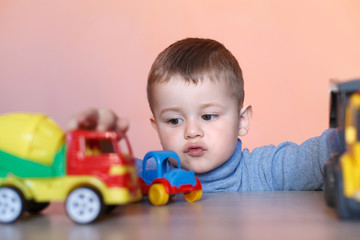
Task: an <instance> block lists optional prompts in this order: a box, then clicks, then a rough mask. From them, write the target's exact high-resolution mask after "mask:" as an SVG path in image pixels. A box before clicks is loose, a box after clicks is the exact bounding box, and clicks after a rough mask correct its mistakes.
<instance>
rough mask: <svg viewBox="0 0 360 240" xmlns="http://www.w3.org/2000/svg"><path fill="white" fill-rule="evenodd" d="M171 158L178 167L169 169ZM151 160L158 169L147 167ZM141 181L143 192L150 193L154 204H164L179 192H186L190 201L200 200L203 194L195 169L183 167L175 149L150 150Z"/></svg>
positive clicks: (145, 159)
mask: <svg viewBox="0 0 360 240" xmlns="http://www.w3.org/2000/svg"><path fill="white" fill-rule="evenodd" d="M170 158H172V159H174V160H175V161H176V162H177V168H174V169H168V161H169V159H170ZM151 160H153V161H155V165H156V169H147V165H148V162H149V161H151ZM139 182H140V186H141V190H142V193H143V194H147V195H149V200H150V202H151V203H152V204H153V205H164V204H166V203H167V202H168V200H169V198H170V197H173V196H174V195H175V194H177V193H184V197H185V199H186V200H187V201H189V202H194V201H198V200H200V198H201V196H202V188H201V183H200V181H199V179H198V178H197V177H196V176H195V173H194V172H193V171H186V170H184V169H181V167H180V159H179V157H178V155H177V154H176V153H175V152H173V151H152V152H148V153H147V154H146V155H145V157H144V160H143V165H142V171H141V172H140V173H139Z"/></svg>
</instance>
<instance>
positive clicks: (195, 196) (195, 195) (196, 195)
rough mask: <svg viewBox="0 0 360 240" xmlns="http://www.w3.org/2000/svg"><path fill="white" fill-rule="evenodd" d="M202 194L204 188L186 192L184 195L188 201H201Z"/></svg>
mask: <svg viewBox="0 0 360 240" xmlns="http://www.w3.org/2000/svg"><path fill="white" fill-rule="evenodd" d="M201 196H202V190H201V189H200V190H196V191H191V192H186V193H184V197H185V199H186V201H188V202H196V201H199V200H200V198H201Z"/></svg>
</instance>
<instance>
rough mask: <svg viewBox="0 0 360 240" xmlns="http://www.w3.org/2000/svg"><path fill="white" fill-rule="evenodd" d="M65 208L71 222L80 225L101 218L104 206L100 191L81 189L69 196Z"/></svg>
mask: <svg viewBox="0 0 360 240" xmlns="http://www.w3.org/2000/svg"><path fill="white" fill-rule="evenodd" d="M65 208H66V213H67V214H68V216H69V217H70V219H71V220H73V221H74V222H76V223H79V224H87V223H91V222H94V221H95V220H96V219H98V218H99V216H100V215H101V213H102V211H103V208H104V204H103V200H102V198H101V196H100V194H99V193H98V191H96V190H95V189H92V188H88V187H80V188H77V189H75V190H73V191H72V192H71V193H70V194H69V196H68V197H67V199H66V203H65Z"/></svg>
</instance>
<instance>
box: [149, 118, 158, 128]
mask: <svg viewBox="0 0 360 240" xmlns="http://www.w3.org/2000/svg"><path fill="white" fill-rule="evenodd" d="M150 123H151V126H152V127H153V128H154V129H155V130H156V131H158V127H157V124H156V121H155V118H154V116H151V117H150Z"/></svg>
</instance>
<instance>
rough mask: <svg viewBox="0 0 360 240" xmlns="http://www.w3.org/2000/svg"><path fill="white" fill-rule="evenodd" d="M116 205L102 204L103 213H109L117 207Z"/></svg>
mask: <svg viewBox="0 0 360 240" xmlns="http://www.w3.org/2000/svg"><path fill="white" fill-rule="evenodd" d="M117 206H118V205H105V206H104V210H103V211H104V214H110V213H111V212H112V211H114V210H115V209H116V208H117Z"/></svg>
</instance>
